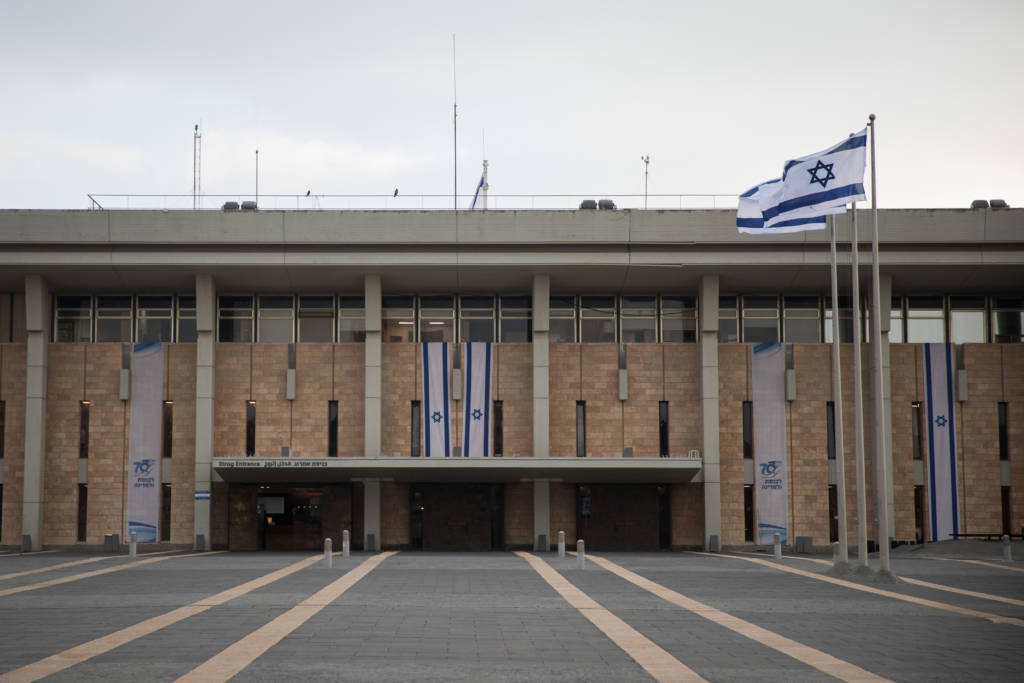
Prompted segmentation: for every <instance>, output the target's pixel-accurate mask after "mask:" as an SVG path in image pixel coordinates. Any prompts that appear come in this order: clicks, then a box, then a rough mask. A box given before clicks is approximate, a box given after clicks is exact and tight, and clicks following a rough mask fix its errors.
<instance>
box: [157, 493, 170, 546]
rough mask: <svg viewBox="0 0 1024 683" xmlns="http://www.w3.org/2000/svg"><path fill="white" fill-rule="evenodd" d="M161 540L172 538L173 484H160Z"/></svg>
mask: <svg viewBox="0 0 1024 683" xmlns="http://www.w3.org/2000/svg"><path fill="white" fill-rule="evenodd" d="M160 540H161V541H170V540H171V485H170V484H161V485H160Z"/></svg>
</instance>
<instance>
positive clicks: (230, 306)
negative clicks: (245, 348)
mask: <svg viewBox="0 0 1024 683" xmlns="http://www.w3.org/2000/svg"><path fill="white" fill-rule="evenodd" d="M217 298H218V301H219V304H220V307H219V316H218V321H217V325H218V327H217V331H218V334H217V340H218V341H222V342H246V343H248V342H251V341H252V338H253V337H252V323H253V319H252V312H253V311H252V297H251V296H240V295H228V296H220V297H217Z"/></svg>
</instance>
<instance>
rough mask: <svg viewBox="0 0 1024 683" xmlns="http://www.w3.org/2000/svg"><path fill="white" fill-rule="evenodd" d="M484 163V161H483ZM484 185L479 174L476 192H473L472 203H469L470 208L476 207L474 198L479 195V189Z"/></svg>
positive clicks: (482, 178)
mask: <svg viewBox="0 0 1024 683" xmlns="http://www.w3.org/2000/svg"><path fill="white" fill-rule="evenodd" d="M485 163H486V162H485ZM483 187H484V177H483V176H480V182H479V183H477V185H476V192H474V193H473V203H472V204H470V205H469V208H470V209H475V208H476V200H477V198H478V197H479V196H480V190H482V189H483Z"/></svg>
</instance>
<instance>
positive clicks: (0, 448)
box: [0, 401, 7, 458]
mask: <svg viewBox="0 0 1024 683" xmlns="http://www.w3.org/2000/svg"><path fill="white" fill-rule="evenodd" d="M6 417H7V402H6V401H0V458H3V457H4V434H5V432H6V430H5V429H4V427H5V426H6Z"/></svg>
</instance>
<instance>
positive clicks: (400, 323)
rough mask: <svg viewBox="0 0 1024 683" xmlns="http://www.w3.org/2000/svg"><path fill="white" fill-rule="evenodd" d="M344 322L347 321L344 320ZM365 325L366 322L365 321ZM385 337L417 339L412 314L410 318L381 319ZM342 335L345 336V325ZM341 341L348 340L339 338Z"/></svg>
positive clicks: (401, 339)
mask: <svg viewBox="0 0 1024 683" xmlns="http://www.w3.org/2000/svg"><path fill="white" fill-rule="evenodd" d="M342 322H343V323H344V322H345V321H342ZM364 325H365V323H364ZM381 327H382V331H383V335H382V336H383V337H384V341H385V342H413V341H416V339H415V333H416V326H415V325H414V324H413V321H412V316H411V314H410V316H409V318H406V319H401V318H385V319H384V320H382V321H381ZM339 336H340V337H344V336H345V331H344V325H343V326H342V332H341V334H340V335H339ZM339 341H346V340H344V339H339Z"/></svg>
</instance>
